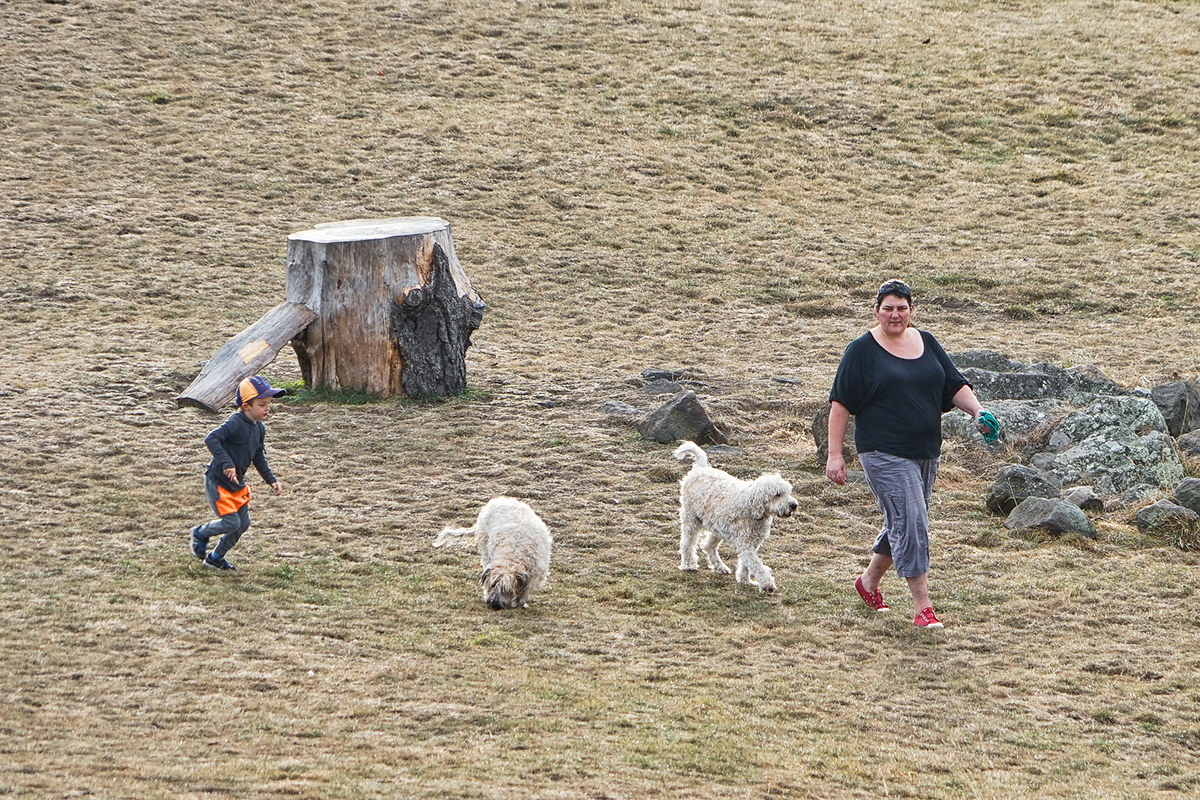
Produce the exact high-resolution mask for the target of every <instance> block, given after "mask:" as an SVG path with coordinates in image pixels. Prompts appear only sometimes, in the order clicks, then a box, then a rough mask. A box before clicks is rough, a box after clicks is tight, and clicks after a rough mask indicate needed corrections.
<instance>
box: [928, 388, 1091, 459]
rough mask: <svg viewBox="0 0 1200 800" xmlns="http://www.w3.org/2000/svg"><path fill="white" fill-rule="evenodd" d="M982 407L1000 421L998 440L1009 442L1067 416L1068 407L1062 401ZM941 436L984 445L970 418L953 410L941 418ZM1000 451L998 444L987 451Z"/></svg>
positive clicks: (995, 402) (1000, 402)
mask: <svg viewBox="0 0 1200 800" xmlns="http://www.w3.org/2000/svg"><path fill="white" fill-rule="evenodd" d="M984 407H985V408H986V409H987V410H988V411H990V412H992V413H993V414H995V415H996V419H997V420H999V422H1000V435H1001V441H1008V442H1012V441H1014V440H1016V439H1020V438H1023V437H1025V436H1028V435H1029V434H1031V433H1033V432H1034V431H1035V430H1037V429H1038V428H1041V427H1042V426H1044V425H1045V424H1046V423H1048V422H1049V421H1050V420H1052V419H1055V418H1057V417H1060V416H1062V415H1064V414H1065V413H1067V411H1068V409H1069V408H1070V406H1068V405H1067V404H1066V403H1064V402H1062V401H1061V400H1053V399H1051V400H993V401H992V402H990V403H986V404H984ZM942 436H943V437H945V438H959V439H970V440H972V441H975V442H978V443H979V444H980V445H983V435H982V434H980V433H979V429H978V428H976V427H975V420H973V419H971V415H970V414H967V413H965V412H963V411H959V410H958V409H955V410H953V411H951V412H950V413H948V414H943V415H942ZM997 448H1002V445H1000V444H999V443H997V445H993V446H991V447H989V448H988V449H991V450H996V449H997Z"/></svg>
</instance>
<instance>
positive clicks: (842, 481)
mask: <svg viewBox="0 0 1200 800" xmlns="http://www.w3.org/2000/svg"><path fill="white" fill-rule="evenodd" d="M825 477H826V478H829V480H831V481H833V482H834V483H836V484H837V485H838V486H845V485H846V459H845V458H844V457H843V456H842V454H841V453H840V452H838V453H830V454H829V460H828V461H826V462H825Z"/></svg>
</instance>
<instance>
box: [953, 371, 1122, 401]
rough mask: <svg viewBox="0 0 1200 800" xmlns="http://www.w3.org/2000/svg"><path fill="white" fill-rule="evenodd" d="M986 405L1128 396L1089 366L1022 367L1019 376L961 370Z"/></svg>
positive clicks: (1007, 373)
mask: <svg viewBox="0 0 1200 800" xmlns="http://www.w3.org/2000/svg"><path fill="white" fill-rule="evenodd" d="M960 371H961V372H962V374H963V377H964V378H966V379H967V380H968V381H969V382H970V383H971V386H972V387H973V388H974V390H975V396H976V397H978V398H979V399H980V400H981V401H982V402H984V403H985V404H986V403H988V402H990V401H993V400H1043V399H1046V398H1051V397H1057V398H1062V399H1065V400H1067V401H1069V402H1070V403H1071V404H1072V405H1083V404H1085V403H1087V402H1088V401H1089V400H1091V399H1093V398H1094V397H1096V396H1097V395H1124V394H1128V392H1127V391H1126V390H1124V389H1122V388H1121V387H1120V386H1118V385H1117V383H1116V382H1115V381H1113V380H1111V379H1110V378H1108V377H1106V376H1105V375H1103V374H1102V373H1101V372H1100V371H1099V370H1098V369H1096V367H1094V366H1092V365H1087V366H1083V367H1072V368H1071V369H1063V368H1062V367H1059V366H1056V365H1054V364H1049V363H1040V364H1033V365H1032V366H1028V367H1022V369H1021V371H1020V372H996V371H992V370H988V369H980V368H978V367H963V368H960Z"/></svg>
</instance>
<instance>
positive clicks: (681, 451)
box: [675, 441, 708, 469]
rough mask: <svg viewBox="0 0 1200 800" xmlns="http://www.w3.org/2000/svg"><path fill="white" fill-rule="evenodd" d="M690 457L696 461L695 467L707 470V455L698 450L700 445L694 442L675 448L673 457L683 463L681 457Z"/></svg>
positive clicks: (684, 443)
mask: <svg viewBox="0 0 1200 800" xmlns="http://www.w3.org/2000/svg"><path fill="white" fill-rule="evenodd" d="M687 455H690V456H691V457H692V458H693V459H695V461H696V466H697V467H699V468H700V469H707V468H708V454H707V453H705V452H704V451H703V450H702V449H700V445H698V444H696V443H695V442H687V441H685V442H683V443H682V444H680V445H679V447H677V448H675V457H676V458H678V459H679V460H680V461H683V457H684V456H687Z"/></svg>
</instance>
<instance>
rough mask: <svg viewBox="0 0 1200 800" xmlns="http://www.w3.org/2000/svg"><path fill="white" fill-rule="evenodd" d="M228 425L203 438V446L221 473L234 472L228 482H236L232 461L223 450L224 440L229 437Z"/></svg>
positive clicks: (235, 471)
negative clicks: (210, 454)
mask: <svg viewBox="0 0 1200 800" xmlns="http://www.w3.org/2000/svg"><path fill="white" fill-rule="evenodd" d="M228 427H229V423H228V422H226V423H225V424H224V425H222V426H221V427H219V428H217V429H216V430H215V431H213V432H212V433H210V434H209V435H208V436H206V437H204V446H205V447H207V448H208V451H209V452H210V453H212V456H213V461H215V462H217V466H218V467H220V468H221V471H222V472H225V473H228V472H229V470H231V469H232V470H234V476H235V477H233V478H231V479H230V480H233V481H234V482H236V481H237V477H236V476H237V470H236V468H235V466H234V463H233V459H232V458H230V456H229V452H228V451H227V450H226V449H225V440H226V437H227V436H228V435H229V431H228Z"/></svg>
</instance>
